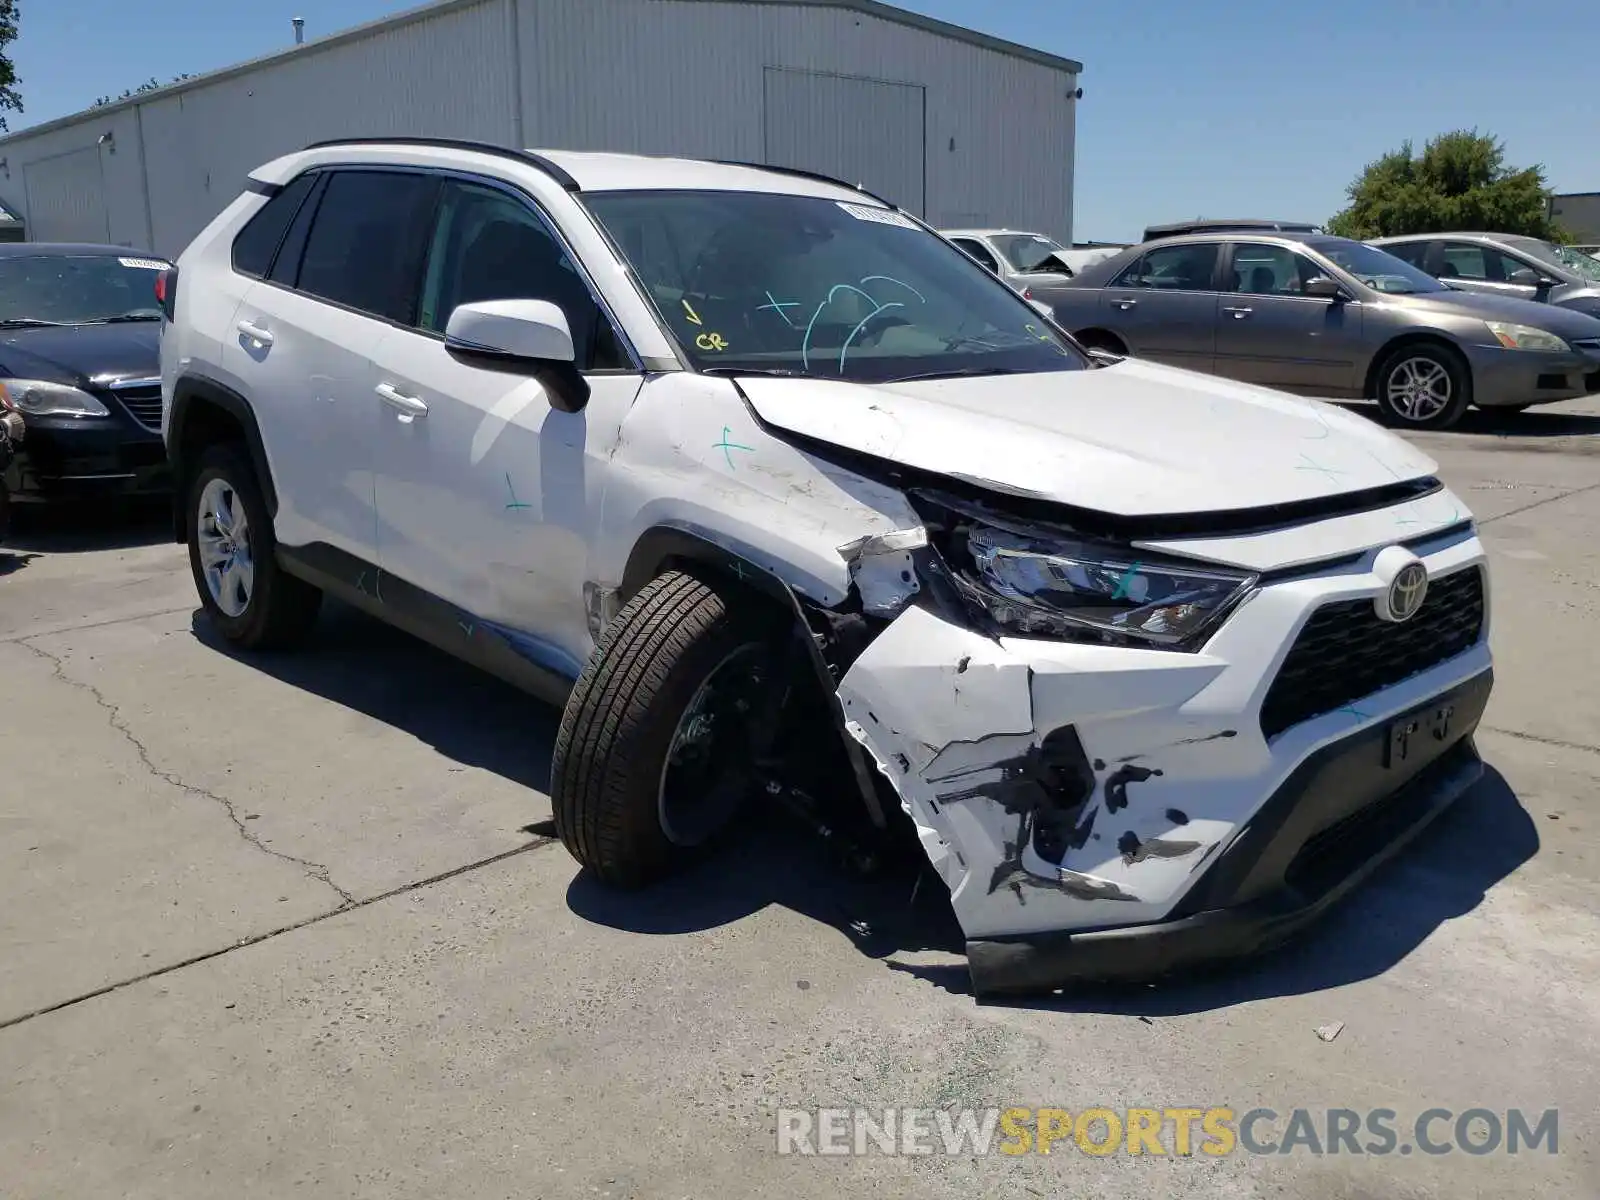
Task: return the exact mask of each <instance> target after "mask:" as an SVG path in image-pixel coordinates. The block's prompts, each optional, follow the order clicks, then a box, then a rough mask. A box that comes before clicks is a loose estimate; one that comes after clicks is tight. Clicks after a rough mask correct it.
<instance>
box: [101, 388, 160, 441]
mask: <svg viewBox="0 0 1600 1200" xmlns="http://www.w3.org/2000/svg"><path fill="white" fill-rule="evenodd" d="M111 394H112V395H113V396H114V397H116V399H117V402H118V403H119V404H121V405H122V407H123V408H125V409H127V410H128V412H129V413H130V414H131V415H132V417H133V419H134V420H135V421H137V422H139V424H141V425H143V426H144V427H145V428H146V429H149V430H151V431H153V432H160V430H161V385H160V384H159V383H157V384H151V385H146V386H141V387H130V388H116V389H114V390H113V391H112V393H111Z"/></svg>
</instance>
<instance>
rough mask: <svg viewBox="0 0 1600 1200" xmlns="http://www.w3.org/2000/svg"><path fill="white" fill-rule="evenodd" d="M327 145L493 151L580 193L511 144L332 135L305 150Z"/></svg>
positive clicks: (540, 158) (551, 166)
mask: <svg viewBox="0 0 1600 1200" xmlns="http://www.w3.org/2000/svg"><path fill="white" fill-rule="evenodd" d="M329 146H438V147H440V148H442V149H446V150H475V151H477V152H478V153H479V154H496V155H499V156H500V157H501V158H511V159H515V160H516V161H517V162H521V163H526V164H527V165H528V166H530V167H537V168H539V170H541V171H543V172H544V173H545V174H546V175H548V176H550V178H551V179H554V180H555V181H556V182H557V183H559V184H560V185H561V186H562V187H563V188H564V189H566V190H567V191H569V192H581V191H582V190H583V189H582V188H581V187H579V186H578V181H577V180H576V179H574V178H573V177H572V176H571V175H569V174H567V172H565V171H563V170H562V169H561V168H560V167H558V166H556V164H555V163H553V162H551V161H550V160H549V159H548V158H546V157H545V156H544V155H542V154H532V153H530V152H529V151H527V150H516V149H513V148H512V147H510V146H497V145H495V144H494V143H492V142H472V141H466V140H464V139H461V138H434V137H361V138H331V139H329V140H328V141H325V142H312V143H311V145H309V146H307V147H306V149H307V150H322V149H326V148H327V147H329Z"/></svg>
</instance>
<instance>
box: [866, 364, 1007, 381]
mask: <svg viewBox="0 0 1600 1200" xmlns="http://www.w3.org/2000/svg"><path fill="white" fill-rule="evenodd" d="M1030 374H1032V372H1031V371H1024V370H1019V369H1018V368H1016V367H957V368H955V369H953V370H949V371H929V372H928V373H927V374H925V375H902V376H900V377H899V378H898V379H885V380H884V381H883V382H884V383H917V382H919V381H920V380H924V379H976V378H977V377H978V376H980V375H1030Z"/></svg>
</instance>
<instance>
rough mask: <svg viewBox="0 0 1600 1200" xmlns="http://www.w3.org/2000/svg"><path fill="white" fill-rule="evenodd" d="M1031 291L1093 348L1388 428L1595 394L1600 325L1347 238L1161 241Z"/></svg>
mask: <svg viewBox="0 0 1600 1200" xmlns="http://www.w3.org/2000/svg"><path fill="white" fill-rule="evenodd" d="M1034 294H1035V297H1036V298H1037V299H1038V300H1041V301H1044V302H1045V303H1048V304H1049V305H1050V307H1051V310H1052V312H1053V313H1054V315H1055V319H1056V321H1057V323H1059V324H1060V325H1062V326H1063V327H1064V328H1066V329H1067V330H1068V331H1070V332H1072V333H1074V334H1075V335H1076V336H1077V337H1078V340H1079V341H1081V342H1082V343H1084V345H1085V346H1087V347H1089V348H1091V349H1100V350H1105V351H1109V352H1111V353H1113V354H1127V355H1131V356H1134V357H1138V358H1148V359H1153V360H1155V361H1158V362H1166V363H1170V364H1172V365H1174V366H1180V367H1187V368H1190V369H1192V370H1196V371H1204V372H1208V373H1210V374H1215V375H1224V376H1227V377H1229V378H1232V379H1238V380H1243V381H1245V382H1248V383H1258V384H1263V385H1265V386H1267V387H1272V388H1278V389H1280V390H1283V391H1289V392H1298V393H1300V394H1303V395H1313V396H1324V397H1348V398H1362V397H1371V398H1373V399H1376V400H1377V402H1378V406H1379V409H1380V411H1381V413H1382V416H1383V418H1384V420H1385V421H1387V422H1388V423H1389V424H1392V425H1397V426H1402V427H1409V428H1413V429H1443V428H1448V427H1449V426H1451V425H1454V424H1455V423H1456V422H1457V421H1459V420H1460V419H1461V414H1462V413H1464V412H1465V411H1466V410H1467V408H1468V407H1470V406H1471V405H1473V404H1476V405H1478V406H1480V407H1484V408H1487V407H1496V408H1504V409H1523V408H1528V407H1530V406H1532V405H1535V404H1547V403H1552V402H1554V401H1558V400H1569V399H1571V398H1573V397H1575V396H1582V395H1585V394H1588V393H1592V392H1600V320H1597V319H1595V318H1593V317H1589V316H1585V315H1583V314H1581V313H1577V312H1572V311H1570V310H1565V309H1560V308H1557V307H1555V306H1552V305H1548V304H1537V303H1534V302H1532V301H1528V300H1519V299H1510V298H1507V297H1501V296H1485V295H1475V294H1472V293H1468V292H1463V291H1457V290H1454V289H1452V288H1449V287H1447V286H1446V285H1445V284H1443V283H1441V282H1439V281H1438V280H1437V279H1434V278H1433V277H1432V276H1430V275H1427V274H1424V273H1423V272H1422V271H1420V270H1418V269H1417V268H1415V267H1413V266H1411V265H1410V264H1408V263H1405V262H1402V261H1401V260H1400V259H1398V258H1395V257H1394V256H1393V255H1391V254H1387V253H1385V252H1383V251H1381V250H1377V249H1375V248H1373V247H1371V246H1368V245H1365V244H1363V243H1361V242H1354V241H1350V240H1348V239H1346V238H1337V237H1331V236H1327V235H1293V236H1283V235H1271V234H1251V235H1249V236H1248V237H1240V236H1231V237H1230V236H1216V235H1211V236H1193V237H1182V238H1164V239H1162V240H1161V241H1159V242H1153V243H1148V244H1146V245H1143V246H1135V247H1132V248H1131V249H1128V250H1125V251H1123V252H1122V253H1121V254H1118V255H1116V256H1114V257H1112V258H1110V259H1107V260H1105V261H1103V262H1099V263H1095V264H1094V265H1093V266H1090V267H1087V268H1085V269H1084V270H1083V271H1080V272H1079V273H1078V275H1077V276H1076V277H1075V278H1073V279H1072V280H1069V281H1065V282H1063V283H1061V284H1058V285H1057V286H1055V287H1052V288H1050V289H1049V290H1048V291H1043V292H1042V291H1040V290H1039V289H1035V290H1034Z"/></svg>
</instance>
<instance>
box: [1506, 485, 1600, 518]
mask: <svg viewBox="0 0 1600 1200" xmlns="http://www.w3.org/2000/svg"><path fill="white" fill-rule="evenodd" d="M1531 486H1534V487H1538V486H1541V485H1539V484H1534V485H1531ZM1596 488H1600V483H1591V484H1586V485H1585V486H1583V487H1581V488H1573V489H1572V490H1571V491H1570V492H1562V493H1561V494H1560V495H1559V496H1546V497H1545V498H1544V499H1543V500H1535V501H1533V503H1531V504H1524V505H1523V506H1522V507H1521V508H1513V509H1512V510H1511V511H1510V512H1503V513H1500V514H1499V515H1497V516H1493V517H1489V518H1487V519H1485V520H1482V521H1479V522H1478V524H1479V525H1480V526H1482V525H1493V524H1494V523H1495V522H1496V521H1504V520H1505V519H1506V518H1507V517H1515V516H1517V515H1518V514H1520V513H1525V512H1529V511H1531V510H1533V509H1535V508H1540V507H1542V506H1544V505H1546V504H1554V503H1556V501H1558V500H1570V499H1571V498H1572V497H1573V496H1581V495H1583V494H1584V493H1585V492H1592V491H1594V490H1595V489H1596Z"/></svg>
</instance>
